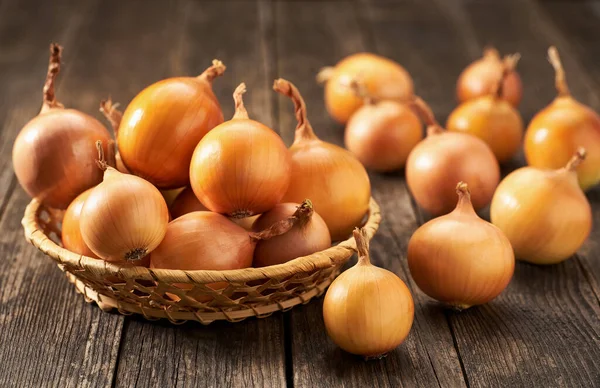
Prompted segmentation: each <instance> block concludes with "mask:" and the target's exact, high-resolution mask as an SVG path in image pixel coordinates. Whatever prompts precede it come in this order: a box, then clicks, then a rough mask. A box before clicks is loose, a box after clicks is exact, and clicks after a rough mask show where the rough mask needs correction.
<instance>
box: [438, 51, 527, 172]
mask: <svg viewBox="0 0 600 388" xmlns="http://www.w3.org/2000/svg"><path fill="white" fill-rule="evenodd" d="M519 58H520V56H519V55H518V54H515V55H513V56H509V57H507V58H506V59H505V61H504V66H503V68H504V70H503V72H502V75H501V76H500V78H499V79H498V80H497V81H496V86H495V88H494V90H493V91H491V93H490V94H488V95H482V96H480V97H475V98H473V99H469V100H467V101H465V102H463V103H462V104H460V105H459V106H458V107H457V108H456V109H455V110H454V111H453V112H452V113H451V114H450V117H449V118H448V122H447V123H446V128H448V130H449V131H454V132H463V133H467V134H470V135H473V136H476V137H478V138H480V139H481V140H483V141H485V142H486V143H487V145H488V146H489V147H490V148H491V149H492V152H493V153H494V155H495V156H496V159H498V162H500V163H503V162H507V161H508V160H510V159H511V158H512V157H513V156H514V155H515V154H516V153H517V151H518V150H519V147H520V146H521V140H522V138H523V119H522V118H521V115H520V114H519V111H518V110H517V109H516V108H515V107H514V106H512V105H511V104H510V102H509V101H508V100H506V99H505V91H504V84H505V83H506V79H507V78H508V77H509V76H510V75H511V74H514V68H515V66H516V64H517V62H518V61H519Z"/></svg>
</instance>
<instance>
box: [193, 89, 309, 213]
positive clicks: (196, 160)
mask: <svg viewBox="0 0 600 388" xmlns="http://www.w3.org/2000/svg"><path fill="white" fill-rule="evenodd" d="M245 92H246V85H245V84H244V83H242V84H240V85H239V86H238V87H237V88H236V90H235V92H234V93H233V98H234V101H235V114H234V116H233V118H232V119H231V120H229V121H226V122H224V123H223V124H221V125H219V126H218V127H216V128H214V129H213V130H212V131H210V132H209V133H208V134H207V135H206V136H205V137H204V138H203V139H202V140H201V141H200V143H198V146H197V147H196V149H195V150H194V154H193V157H192V162H191V166H190V169H189V174H190V182H191V186H192V189H193V190H194V193H195V194H196V197H197V198H198V199H199V200H200V202H201V203H202V204H203V205H204V206H206V207H207V208H208V209H210V210H212V211H214V212H217V213H222V214H226V215H228V216H230V217H234V218H245V217H250V216H253V215H256V214H260V213H264V212H265V211H267V210H270V209H272V208H273V207H274V206H275V205H277V204H278V203H279V202H281V200H282V198H283V196H284V194H285V192H286V190H287V189H288V186H289V183H290V172H291V162H290V153H289V152H288V150H287V148H286V147H285V144H284V143H283V141H282V140H281V138H280V137H279V136H278V135H277V134H276V133H275V132H274V131H273V130H272V129H271V128H269V127H267V126H266V125H264V124H261V123H259V122H258V121H255V120H251V119H250V118H248V112H247V111H246V108H245V107H244V102H243V99H242V95H243V94H244V93H245ZM307 198H308V197H307ZM303 199H304V198H303Z"/></svg>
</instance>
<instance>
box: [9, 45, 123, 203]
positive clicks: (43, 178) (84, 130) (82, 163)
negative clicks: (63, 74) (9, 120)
mask: <svg viewBox="0 0 600 388" xmlns="http://www.w3.org/2000/svg"><path fill="white" fill-rule="evenodd" d="M61 54H62V47H61V46H59V45H58V44H56V43H52V44H51V45H50V61H49V65H48V74H47V77H46V83H45V84H44V93H43V104H42V109H41V111H40V113H39V115H37V116H36V117H34V118H33V119H32V120H31V121H29V122H28V123H27V124H26V125H25V126H24V127H23V129H21V132H19V135H18V136H17V139H16V140H15V143H14V146H13V151H12V160H13V168H14V171H15V174H16V176H17V179H18V181H19V183H20V184H21V186H22V187H23V189H24V190H25V191H26V192H27V194H29V195H30V196H31V197H33V198H37V199H38V200H40V201H41V202H42V203H43V204H44V205H46V206H48V207H51V208H57V209H66V208H67V207H68V206H69V204H70V203H71V202H72V201H73V200H74V199H75V198H76V197H77V196H78V195H79V194H81V193H82V192H84V191H85V190H87V189H89V188H91V187H93V186H95V185H97V184H98V183H100V182H101V181H102V171H100V170H99V169H98V168H97V167H96V164H95V162H94V159H95V157H96V154H97V151H96V148H95V147H94V142H95V141H96V140H100V141H102V144H104V146H103V147H104V150H105V152H106V155H107V157H108V163H109V164H113V163H114V161H113V159H114V152H112V147H111V146H109V144H110V143H111V142H112V140H111V137H110V133H109V132H108V130H107V129H106V128H105V127H104V126H103V125H102V124H101V123H100V122H99V121H98V120H96V119H95V118H93V117H91V116H88V115H87V114H85V113H82V112H80V111H78V110H75V109H66V108H64V106H63V105H62V104H61V103H60V102H58V100H57V99H56V95H55V93H54V84H55V81H56V77H57V75H58V73H59V71H60V60H61Z"/></svg>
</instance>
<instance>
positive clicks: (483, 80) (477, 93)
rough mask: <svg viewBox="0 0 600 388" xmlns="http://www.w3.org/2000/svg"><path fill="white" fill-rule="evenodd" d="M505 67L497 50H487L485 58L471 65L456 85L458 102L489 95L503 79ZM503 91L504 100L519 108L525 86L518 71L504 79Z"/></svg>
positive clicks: (512, 72) (510, 73)
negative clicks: (499, 80)
mask: <svg viewBox="0 0 600 388" xmlns="http://www.w3.org/2000/svg"><path fill="white" fill-rule="evenodd" d="M505 60H506V58H505ZM503 67H505V66H504V64H503V60H502V59H501V58H500V54H499V53H498V51H497V50H496V49H495V48H488V49H486V50H485V51H484V53H483V58H481V59H478V60H476V61H475V62H473V63H471V64H470V65H469V66H467V68H466V69H465V70H463V72H462V73H461V74H460V76H459V78H458V82H457V84H456V95H457V97H458V100H459V101H460V102H465V101H468V100H470V99H473V98H477V97H482V96H486V95H488V94H489V92H490V90H492V89H493V88H494V85H495V84H496V82H498V79H499V78H500V77H501V75H502V71H503ZM502 90H504V93H503V98H505V99H506V100H507V101H508V102H510V103H511V104H512V105H513V106H514V107H517V106H519V103H520V102H521V97H522V96H523V85H522V84H521V77H519V74H518V73H517V72H516V71H511V72H509V74H507V76H506V77H504V81H503V84H502Z"/></svg>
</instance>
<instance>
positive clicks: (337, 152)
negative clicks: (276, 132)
mask: <svg viewBox="0 0 600 388" xmlns="http://www.w3.org/2000/svg"><path fill="white" fill-rule="evenodd" d="M273 89H274V90H275V91H276V92H278V93H280V94H282V95H284V96H287V97H289V98H290V99H291V100H292V102H293V103H294V110H295V114H296V120H297V121H298V124H297V126H296V134H295V138H294V143H293V144H292V146H291V147H290V153H291V159H292V163H291V165H292V168H291V181H290V185H289V188H288V190H287V192H286V193H285V195H284V197H283V202H295V203H300V202H302V201H303V200H304V199H305V198H310V200H311V201H312V203H313V206H314V208H315V211H316V212H317V213H319V215H320V216H321V217H323V220H325V223H327V227H328V228H329V232H330V234H331V239H332V240H333V241H339V240H343V239H345V238H347V237H348V236H349V235H350V233H351V232H352V230H353V229H354V227H356V226H358V225H359V224H360V223H361V221H362V220H363V218H364V217H365V215H366V213H367V211H368V210H369V201H370V198H371V184H370V182H369V176H368V174H367V171H366V170H365V168H364V167H363V165H362V164H361V163H360V162H359V161H358V159H356V157H354V155H352V153H350V152H349V151H348V150H345V149H344V148H341V147H338V146H336V145H334V144H331V143H327V142H324V141H322V140H321V139H319V138H318V137H317V136H316V135H315V132H314V131H313V128H312V126H311V125H310V122H309V121H308V118H307V115H306V105H305V103H304V99H303V98H302V96H301V95H300V92H299V91H298V89H297V88H296V87H295V86H294V85H293V84H292V83H291V82H289V81H286V80H284V79H281V78H280V79H277V80H275V83H274V85H273Z"/></svg>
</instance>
